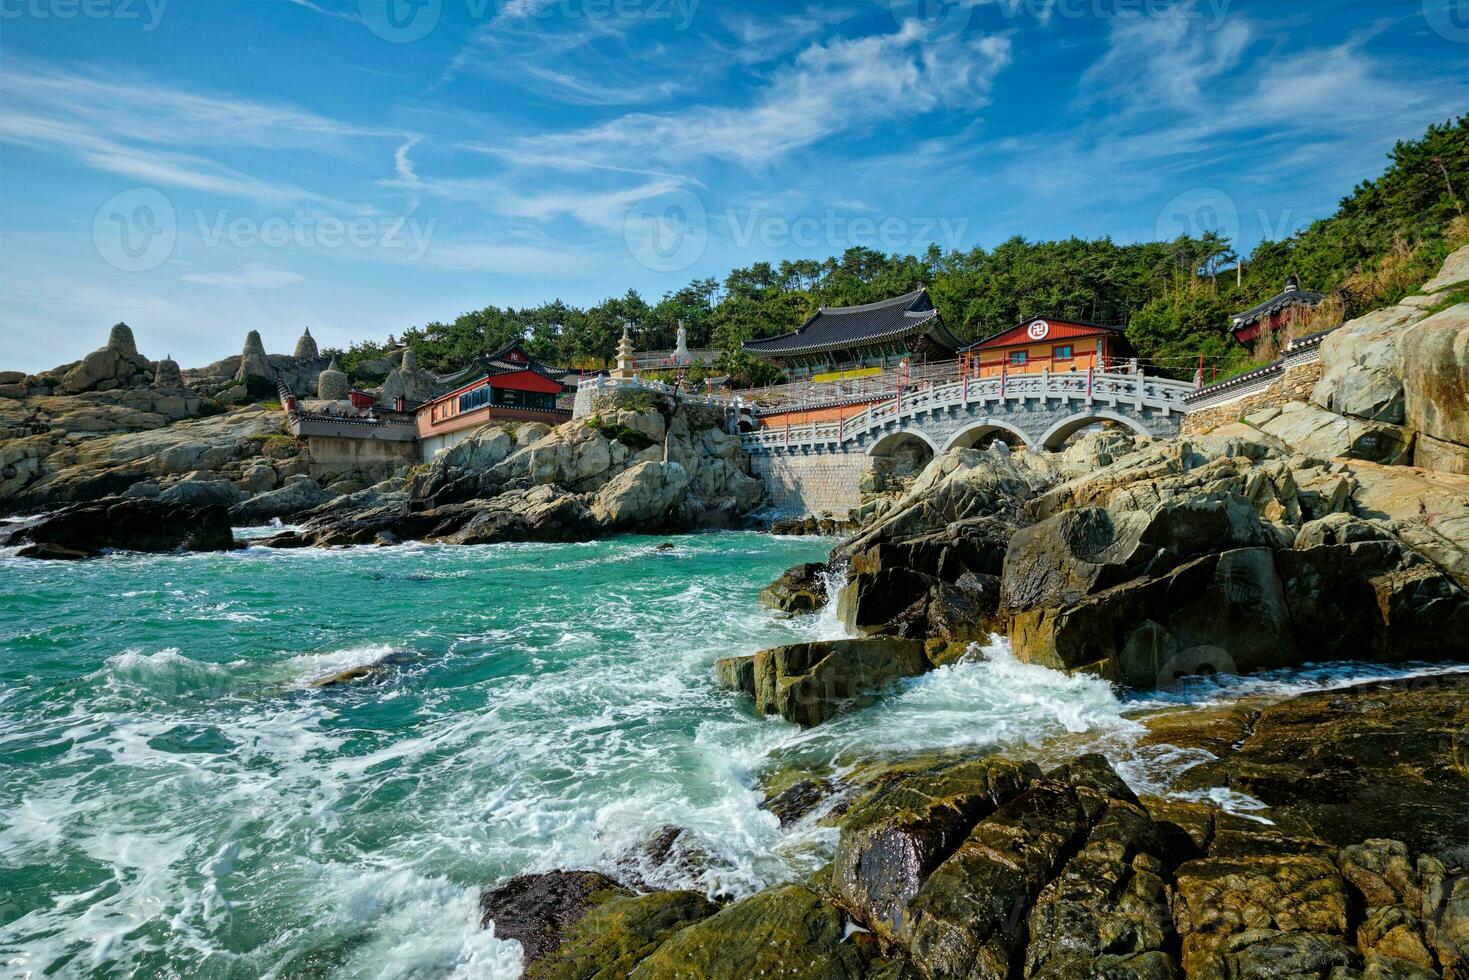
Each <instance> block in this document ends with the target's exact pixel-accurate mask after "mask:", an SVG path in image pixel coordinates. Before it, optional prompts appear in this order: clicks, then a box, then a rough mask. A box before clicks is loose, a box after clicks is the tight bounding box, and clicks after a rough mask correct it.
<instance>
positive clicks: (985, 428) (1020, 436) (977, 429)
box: [944, 418, 1032, 452]
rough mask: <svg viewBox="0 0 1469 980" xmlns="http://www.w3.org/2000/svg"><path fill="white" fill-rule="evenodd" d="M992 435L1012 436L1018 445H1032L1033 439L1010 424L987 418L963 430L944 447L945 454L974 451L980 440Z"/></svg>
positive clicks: (1007, 440)
mask: <svg viewBox="0 0 1469 980" xmlns="http://www.w3.org/2000/svg"><path fill="white" fill-rule="evenodd" d="M992 435H993V436H1001V437H1003V436H1007V435H1008V436H1012V437H1013V438H1014V439H1015V440H1016V441H1017V442H1018V443H1020V444H1021V445H1023V446H1027V447H1028V446H1029V445H1030V444H1031V438H1032V437H1031V436H1029V435H1027V434H1025V433H1024V432H1022V431H1021V430H1020V429H1018V428H1016V427H1015V426H1014V425H1011V424H1010V423H1009V422H1002V421H1000V420H999V419H990V418H987V419H983V420H982V421H979V422H976V423H974V424H973V425H971V426H969V427H968V428H965V429H961V430H960V431H959V432H958V433H957V434H955V436H954V437H953V438H952V439H950V440H949V441H948V443H947V444H946V445H945V446H944V452H948V451H949V450H950V449H973V448H974V447H975V446H976V445H978V444H979V442H980V440H982V439H984V438H985V437H986V436H992ZM1005 441H1006V442H1009V441H1010V440H1009V439H1006V440H1005Z"/></svg>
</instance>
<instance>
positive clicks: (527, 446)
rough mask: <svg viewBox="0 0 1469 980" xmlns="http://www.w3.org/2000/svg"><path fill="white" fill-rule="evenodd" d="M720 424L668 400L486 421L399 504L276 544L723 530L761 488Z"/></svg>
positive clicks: (341, 514)
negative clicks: (586, 414) (571, 418)
mask: <svg viewBox="0 0 1469 980" xmlns="http://www.w3.org/2000/svg"><path fill="white" fill-rule="evenodd" d="M717 422H718V419H717V415H716V413H712V412H710V411H709V410H708V409H706V408H705V407H703V406H694V405H675V404H674V403H673V402H672V401H671V400H669V401H667V402H666V404H665V403H660V404H655V405H654V406H652V407H641V408H637V409H636V410H634V409H631V408H630V409H627V410H624V411H621V412H619V413H617V414H616V415H612V416H609V417H606V418H604V417H601V416H594V417H592V418H590V419H583V420H578V421H575V422H570V423H567V424H565V425H562V426H560V427H558V428H556V429H550V428H548V427H546V426H543V425H537V424H527V425H520V426H516V425H493V426H487V427H486V428H485V429H483V430H481V431H480V432H478V433H476V434H475V435H474V436H472V437H471V438H469V439H466V440H465V441H464V442H461V443H459V444H458V445H456V446H454V447H453V448H451V449H449V450H447V451H445V452H443V453H440V454H439V455H438V456H437V457H435V459H434V460H433V462H432V463H430V464H429V465H428V467H427V468H426V469H424V470H423V471H421V472H417V473H415V474H414V475H413V476H412V477H411V478H410V479H409V480H408V482H407V485H406V488H405V489H406V492H407V494H408V499H407V500H404V501H396V502H394V503H393V504H392V505H391V506H388V507H383V506H380V505H379V503H378V502H376V501H373V502H372V503H371V506H370V509H369V510H368V511H366V512H364V513H353V512H351V511H349V510H346V509H344V508H332V509H331V510H330V511H324V512H322V513H319V514H312V515H308V516H309V520H308V521H307V523H306V525H305V526H304V527H303V530H302V533H301V534H299V535H296V536H293V537H287V538H282V539H280V540H279V541H278V544H280V545H281V546H299V545H301V544H344V543H354V544H365V543H372V542H373V541H376V540H380V539H381V540H389V541H400V540H412V539H419V538H424V537H425V536H426V535H428V536H431V537H432V539H433V540H437V541H445V542H451V543H490V542H492V541H503V540H574V539H584V538H589V537H595V536H597V535H599V534H610V533H618V532H627V531H636V532H641V533H656V532H661V531H676V530H691V529H696V528H703V527H729V526H732V525H733V524H735V523H737V522H738V521H740V520H742V519H743V517H744V515H745V514H746V513H747V512H748V511H750V510H751V509H753V508H754V507H755V506H757V505H758V504H759V502H760V499H761V497H762V494H763V488H762V485H761V484H760V482H759V481H758V480H756V479H754V478H753V477H751V476H749V475H748V473H747V472H746V470H747V469H748V466H749V463H748V460H747V459H746V458H745V456H744V453H743V451H742V450H741V449H740V445H739V440H738V439H737V438H736V437H733V436H730V435H727V434H726V433H724V432H723V431H722V430H720V429H719V428H718V427H717ZM517 534H519V535H524V537H520V538H517V537H515V535H517Z"/></svg>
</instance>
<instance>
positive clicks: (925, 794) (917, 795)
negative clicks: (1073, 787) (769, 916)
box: [832, 757, 1041, 943]
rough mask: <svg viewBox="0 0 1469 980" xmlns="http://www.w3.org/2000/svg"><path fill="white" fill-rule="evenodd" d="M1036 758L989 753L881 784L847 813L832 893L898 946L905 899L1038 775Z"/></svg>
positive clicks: (906, 920) (905, 921)
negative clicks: (1021, 759) (1014, 758)
mask: <svg viewBox="0 0 1469 980" xmlns="http://www.w3.org/2000/svg"><path fill="white" fill-rule="evenodd" d="M1040 775H1041V772H1040V769H1039V767H1037V766H1036V765H1035V764H1034V763H1017V762H1011V761H1010V760H1008V759H1002V758H999V757H992V758H988V759H977V760H970V761H966V762H960V763H958V764H940V765H937V766H931V767H928V768H924V769H919V770H918V771H915V772H912V773H910V774H908V775H906V776H903V777H902V778H899V779H896V780H892V781H889V782H887V783H886V784H885V785H883V786H881V787H879V788H878V789H877V790H875V791H873V792H872V793H870V794H868V795H867V796H865V797H863V798H862V799H861V800H858V801H857V802H856V803H855V804H853V805H852V807H851V808H850V809H848V810H847V812H846V815H845V816H844V817H843V818H842V820H841V823H840V826H841V830H842V836H841V842H840V843H839V844H838V845H837V852H836V858H835V860H834V862H833V866H834V869H833V875H832V894H833V895H834V896H835V898H836V900H837V901H838V903H839V904H841V905H842V906H843V907H844V908H846V909H847V910H848V911H850V912H851V913H852V915H853V917H854V918H856V919H857V920H858V921H859V922H861V923H863V924H864V925H865V926H866V927H867V928H869V929H871V930H873V931H874V932H875V933H877V935H878V936H880V937H881V938H882V939H883V940H884V941H886V942H890V943H900V942H902V941H903V934H904V933H906V931H907V927H908V925H909V916H908V904H909V903H910V902H911V901H912V900H913V898H914V896H916V895H917V894H918V890H919V887H920V886H921V885H922V884H923V881H924V879H926V878H927V877H928V876H929V874H930V873H932V872H933V870H934V869H935V868H936V867H938V865H939V864H940V863H941V862H942V861H943V860H944V859H945V858H947V857H948V856H949V855H950V854H952V853H953V852H954V851H955V850H956V849H957V848H958V847H959V845H960V844H961V843H962V842H963V841H964V839H965V838H966V837H968V836H969V832H970V830H971V829H972V828H973V827H974V825H975V824H976V823H978V822H979V821H980V820H981V819H983V818H984V817H986V816H988V815H989V814H991V813H993V812H994V811H995V810H996V809H998V808H999V807H1000V806H1002V805H1003V804H1004V803H1006V802H1007V801H1009V800H1011V799H1013V798H1014V797H1015V796H1017V795H1019V794H1020V793H1021V792H1022V791H1024V789H1025V788H1026V787H1027V786H1028V785H1030V783H1031V782H1032V781H1033V780H1035V779H1038V778H1040Z"/></svg>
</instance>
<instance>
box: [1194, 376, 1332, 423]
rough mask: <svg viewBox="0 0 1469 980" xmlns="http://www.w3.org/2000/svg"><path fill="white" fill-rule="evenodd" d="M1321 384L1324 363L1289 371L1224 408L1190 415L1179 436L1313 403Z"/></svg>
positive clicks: (1212, 407)
mask: <svg viewBox="0 0 1469 980" xmlns="http://www.w3.org/2000/svg"><path fill="white" fill-rule="evenodd" d="M1319 380H1321V362H1320V361H1311V362H1310V363H1308V364H1300V365H1297V366H1296V367H1292V368H1287V369H1286V370H1285V371H1284V372H1283V373H1282V374H1281V376H1280V377H1279V378H1277V379H1276V380H1275V381H1274V383H1272V384H1271V385H1270V386H1269V387H1268V388H1265V389H1263V390H1261V391H1256V392H1253V393H1251V394H1248V395H1242V396H1241V397H1239V398H1236V399H1235V400H1234V401H1231V402H1225V403H1224V404H1222V405H1213V406H1211V407H1209V408H1205V409H1200V410H1198V411H1195V412H1189V413H1188V414H1187V415H1185V416H1184V417H1183V426H1182V428H1181V429H1180V430H1179V434H1180V435H1185V436H1198V435H1203V434H1204V433H1206V432H1211V431H1213V430H1214V429H1217V428H1218V427H1219V426H1221V425H1227V424H1228V423H1230V422H1238V421H1239V420H1240V419H1242V418H1244V417H1245V416H1246V415H1253V414H1254V413H1256V412H1259V411H1263V410H1264V409H1267V408H1279V407H1280V406H1282V405H1284V404H1285V403H1286V402H1308V401H1310V400H1311V389H1312V388H1314V387H1315V386H1316V382H1317V381H1319Z"/></svg>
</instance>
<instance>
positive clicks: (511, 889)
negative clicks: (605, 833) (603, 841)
mask: <svg viewBox="0 0 1469 980" xmlns="http://www.w3.org/2000/svg"><path fill="white" fill-rule="evenodd" d="M480 910H481V913H482V915H483V917H484V924H485V925H486V926H490V925H493V927H494V930H495V935H496V937H497V938H500V939H512V940H515V941H517V942H519V943H520V946H521V949H522V951H523V956H524V960H523V962H524V965H525V973H524V975H525V977H527V978H528V980H535V978H547V980H549V978H580V977H590V976H594V975H595V976H602V977H626V976H628V975H629V974H630V973H631V971H632V970H633V969H634V968H635V967H637V966H638V964H639V963H641V962H642V961H643V960H644V959H646V958H647V957H648V955H649V954H650V953H652V952H653V951H654V950H655V949H657V948H658V947H659V945H660V944H661V943H662V942H663V941H664V940H666V939H667V938H669V937H670V936H671V935H673V934H674V933H676V932H678V931H679V930H680V929H683V928H685V927H687V926H689V925H691V924H693V923H695V922H698V921H700V920H702V919H705V918H707V917H708V916H710V915H712V914H714V912H715V911H716V906H714V905H713V904H711V903H710V902H709V900H708V899H706V898H704V896H702V895H699V894H697V893H695V892H654V893H652V894H649V895H635V894H634V893H633V892H631V891H629V890H628V889H626V888H624V887H622V886H621V885H619V884H618V883H617V882H616V881H614V880H612V879H611V878H608V877H607V876H605V875H602V874H598V873H597V872H594V871H555V872H551V873H549V874H542V875H525V876H522V877H519V878H513V879H511V880H510V881H508V882H506V883H505V884H503V885H501V886H499V887H498V888H493V889H491V890H489V891H487V892H485V893H484V894H483V895H482V896H481V897H480Z"/></svg>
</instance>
